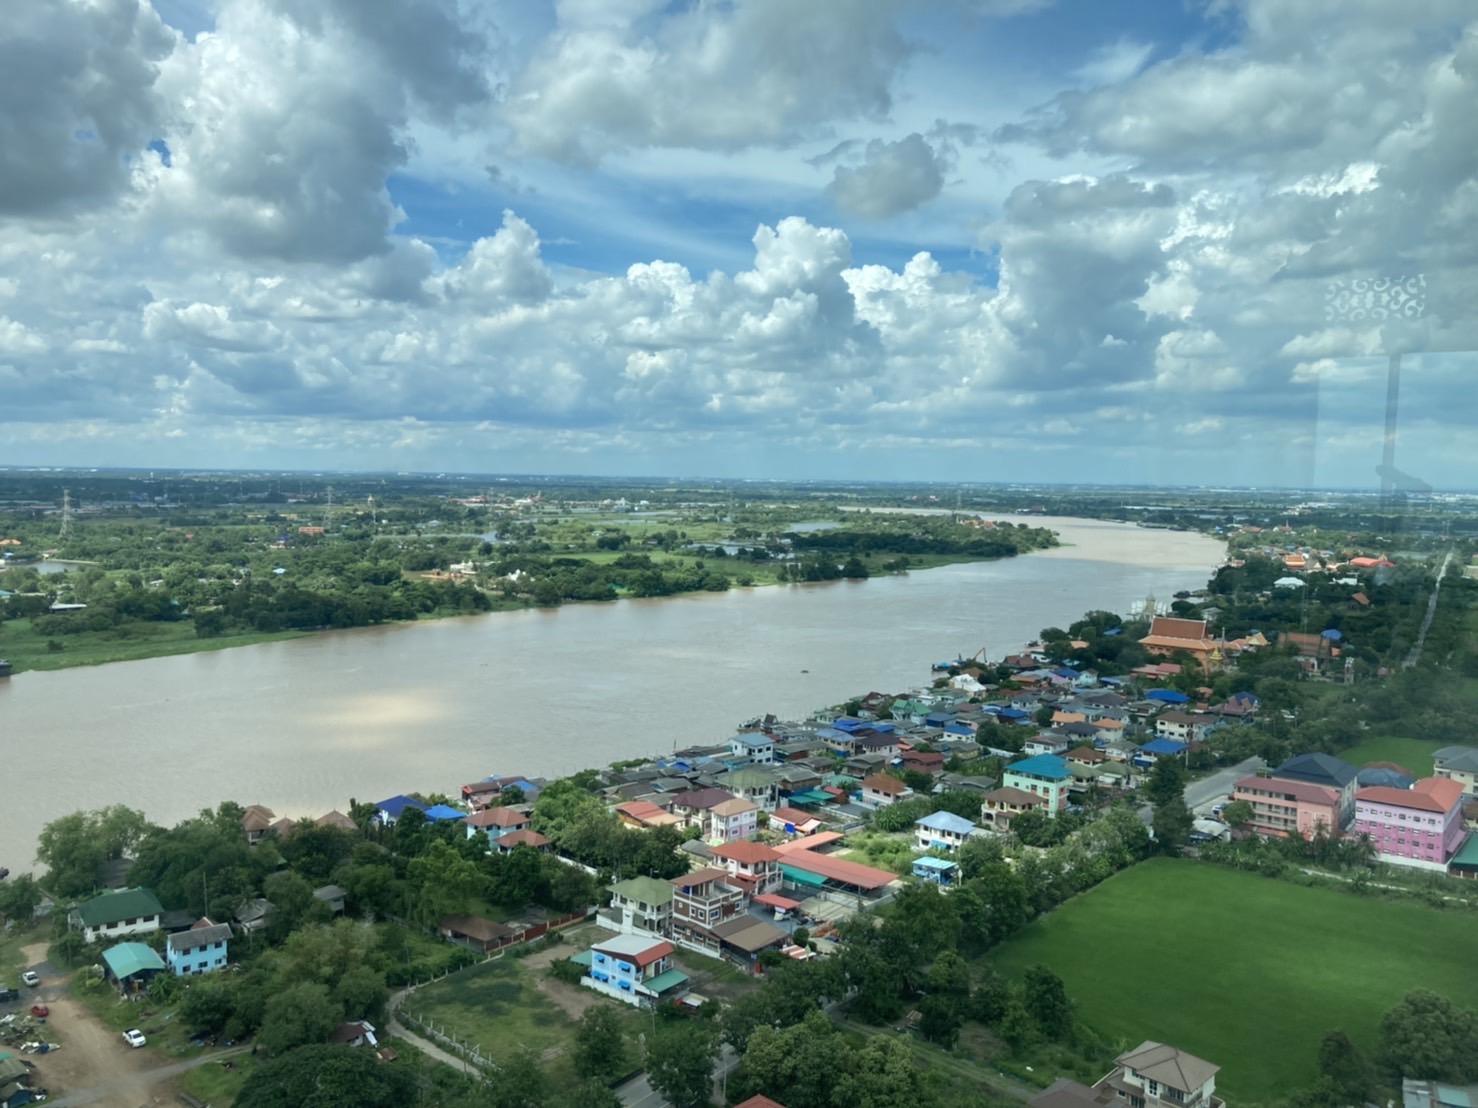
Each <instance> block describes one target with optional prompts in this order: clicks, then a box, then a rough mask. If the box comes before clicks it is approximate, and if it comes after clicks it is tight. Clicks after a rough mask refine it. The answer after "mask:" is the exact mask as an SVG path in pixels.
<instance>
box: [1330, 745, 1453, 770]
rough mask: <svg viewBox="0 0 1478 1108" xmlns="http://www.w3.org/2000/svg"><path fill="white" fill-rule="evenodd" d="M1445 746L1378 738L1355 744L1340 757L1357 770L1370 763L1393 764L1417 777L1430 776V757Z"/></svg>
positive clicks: (1342, 752)
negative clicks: (1402, 767)
mask: <svg viewBox="0 0 1478 1108" xmlns="http://www.w3.org/2000/svg"><path fill="white" fill-rule="evenodd" d="M1444 745H1446V744H1444V743H1441V742H1435V741H1433V740H1431V739H1399V738H1380V739H1372V740H1370V741H1369V742H1362V743H1357V744H1355V745H1354V746H1352V747H1350V748H1348V749H1347V750H1344V751H1341V753H1340V757H1341V758H1343V759H1344V760H1345V761H1346V762H1349V763H1350V765H1352V766H1355V767H1356V768H1359V767H1361V766H1365V765H1368V764H1369V763H1371V762H1395V763H1396V764H1397V765H1398V766H1405V767H1406V768H1407V769H1409V770H1411V772H1412V773H1414V774H1416V775H1417V776H1418V777H1430V776H1431V775H1432V755H1433V753H1435V752H1436V751H1438V750H1441V749H1442V747H1443V746H1444Z"/></svg>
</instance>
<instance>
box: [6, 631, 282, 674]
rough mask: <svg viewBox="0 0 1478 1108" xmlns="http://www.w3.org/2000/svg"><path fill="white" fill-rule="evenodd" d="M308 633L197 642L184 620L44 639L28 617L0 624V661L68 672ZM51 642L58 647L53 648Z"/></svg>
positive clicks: (20, 670)
mask: <svg viewBox="0 0 1478 1108" xmlns="http://www.w3.org/2000/svg"><path fill="white" fill-rule="evenodd" d="M310 633H311V632H307V631H277V632H272V633H257V632H251V633H247V634H241V635H222V636H220V637H219V638H214V639H202V638H200V637H198V636H197V635H196V634H195V625H194V624H193V623H191V622H190V621H189V620H180V621H179V622H177V623H145V622H135V623H130V624H128V625H127V626H126V627H122V628H115V629H113V630H109V631H83V632H81V633H79V634H75V635H58V636H56V637H55V638H52V639H48V638H47V637H46V636H44V635H39V634H37V633H35V632H34V631H32V630H31V621H30V620H28V619H15V620H8V621H6V622H4V623H0V658H6V659H8V660H9V661H10V663H11V664H12V665H13V666H15V672H16V673H23V672H24V671H26V670H28V669H69V668H71V667H72V666H96V665H102V664H103V663H104V662H132V661H136V660H138V659H139V658H161V657H165V656H168V655H171V654H195V653H198V652H200V651H202V650H227V649H229V648H230V647H233V646H253V645H255V644H256V643H263V642H276V641H277V640H279V639H296V638H301V637H302V636H303V635H306V634H310ZM52 642H55V643H56V644H57V645H58V646H59V647H60V648H61V649H60V650H53V649H51V647H50V645H49V644H50V643H52Z"/></svg>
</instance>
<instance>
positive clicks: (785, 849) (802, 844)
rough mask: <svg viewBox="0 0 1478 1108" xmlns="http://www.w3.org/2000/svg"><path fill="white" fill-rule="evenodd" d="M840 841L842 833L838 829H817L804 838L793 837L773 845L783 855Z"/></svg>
mask: <svg viewBox="0 0 1478 1108" xmlns="http://www.w3.org/2000/svg"><path fill="white" fill-rule="evenodd" d="M841 841H842V833H841V832H840V831H818V832H816V834H814V835H806V836H805V837H804V838H800V839H793V840H791V841H790V842H788V843H780V844H778V845H777V846H776V847H775V850H777V851H778V852H779V853H780V854H782V855H784V854H790V853H792V852H793V851H796V850H816V849H817V848H819V847H823V846H830V845H831V844H832V843H839V842H841ZM782 860H783V859H782Z"/></svg>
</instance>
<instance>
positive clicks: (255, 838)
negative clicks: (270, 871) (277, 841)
mask: <svg viewBox="0 0 1478 1108" xmlns="http://www.w3.org/2000/svg"><path fill="white" fill-rule="evenodd" d="M276 818H277V813H275V812H274V811H272V809H271V808H264V807H262V805H260V804H253V805H251V806H250V807H248V808H247V809H246V811H244V812H242V813H241V833H242V834H243V835H245V836H246V845H247V846H256V845H257V843H259V842H261V841H262V839H263V838H264V837H265V836H266V834H267V832H268V831H270V830H271V829H272V821H273V820H275V819H276Z"/></svg>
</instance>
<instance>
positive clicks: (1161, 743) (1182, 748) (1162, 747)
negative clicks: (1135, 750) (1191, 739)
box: [1139, 739, 1186, 754]
mask: <svg viewBox="0 0 1478 1108" xmlns="http://www.w3.org/2000/svg"><path fill="white" fill-rule="evenodd" d="M1139 749H1140V750H1143V751H1144V752H1145V753H1146V754H1184V753H1185V752H1186V744H1185V743H1183V742H1179V741H1178V740H1176V739H1151V740H1150V741H1149V742H1147V743H1145V744H1144V745H1143V746H1141V747H1140V748H1139Z"/></svg>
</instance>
